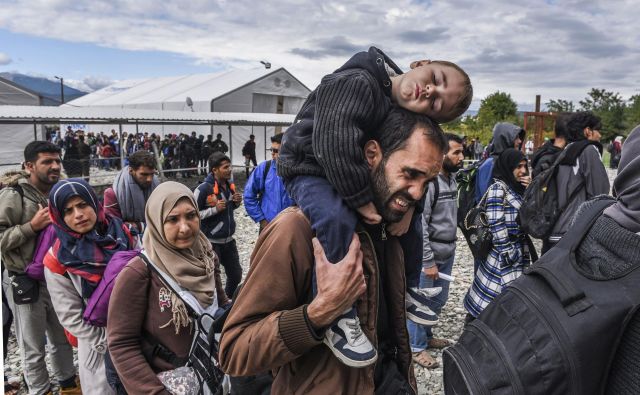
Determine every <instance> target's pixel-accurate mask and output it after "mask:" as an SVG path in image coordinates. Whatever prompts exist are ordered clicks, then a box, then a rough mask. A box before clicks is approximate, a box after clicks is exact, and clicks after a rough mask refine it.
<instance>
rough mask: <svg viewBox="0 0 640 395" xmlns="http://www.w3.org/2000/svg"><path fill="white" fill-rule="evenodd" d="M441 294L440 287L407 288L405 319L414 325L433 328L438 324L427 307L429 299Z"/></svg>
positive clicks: (436, 317) (436, 318)
mask: <svg viewBox="0 0 640 395" xmlns="http://www.w3.org/2000/svg"><path fill="white" fill-rule="evenodd" d="M440 292H442V287H435V288H407V295H406V301H405V305H406V308H407V318H409V319H410V320H411V321H413V322H415V323H416V324H420V325H428V326H433V325H435V324H437V323H438V315H437V314H436V313H434V312H433V310H431V309H430V308H429V306H428V303H429V299H430V298H432V297H434V296H436V295H438V294H439V293H440Z"/></svg>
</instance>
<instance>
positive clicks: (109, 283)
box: [82, 250, 140, 326]
mask: <svg viewBox="0 0 640 395" xmlns="http://www.w3.org/2000/svg"><path fill="white" fill-rule="evenodd" d="M138 253H140V250H131V251H118V252H116V253H115V254H113V256H112V257H111V260H110V261H109V263H108V264H107V268H106V269H105V270H104V273H103V274H102V279H101V280H100V282H99V283H98V287H97V288H96V290H95V291H93V293H92V294H91V297H90V298H89V300H88V301H87V307H86V308H85V309H84V314H82V319H83V320H84V321H85V322H86V323H87V324H89V325H93V326H106V325H107V312H108V310H109V299H110V298H111V292H112V291H113V286H114V285H115V284H116V278H117V277H118V274H119V273H120V272H121V271H122V268H124V267H125V266H127V263H129V261H130V260H132V259H133V258H135V257H136V256H137V255H138Z"/></svg>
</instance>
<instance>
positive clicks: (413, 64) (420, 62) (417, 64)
mask: <svg viewBox="0 0 640 395" xmlns="http://www.w3.org/2000/svg"><path fill="white" fill-rule="evenodd" d="M429 63H431V60H429V59H423V60H415V61H413V62H411V64H410V65H409V68H411V69H415V68H416V67H420V66H424V65H426V64H429Z"/></svg>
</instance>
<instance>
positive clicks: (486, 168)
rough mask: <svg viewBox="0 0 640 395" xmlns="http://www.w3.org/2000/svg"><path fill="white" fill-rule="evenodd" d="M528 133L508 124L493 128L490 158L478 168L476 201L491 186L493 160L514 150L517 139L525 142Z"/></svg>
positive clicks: (503, 123) (496, 125) (499, 123)
mask: <svg viewBox="0 0 640 395" xmlns="http://www.w3.org/2000/svg"><path fill="white" fill-rule="evenodd" d="M525 134H526V132H525V131H524V129H522V128H521V127H520V126H517V125H514V124H512V123H508V122H498V123H496V124H495V126H494V127H493V137H492V138H491V144H490V145H489V148H488V151H489V155H490V156H489V157H488V158H487V159H486V160H485V161H484V163H482V164H481V165H480V167H479V168H478V174H477V175H476V185H475V199H476V202H479V201H480V200H481V199H482V195H484V193H485V192H486V191H487V189H489V185H491V183H492V182H491V180H492V177H491V173H493V160H494V159H495V158H497V157H498V156H499V155H500V154H501V153H502V151H504V150H506V149H507V148H514V147H513V144H514V143H515V141H516V138H517V137H520V140H522V141H524V137H525Z"/></svg>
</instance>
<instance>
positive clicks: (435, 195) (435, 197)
mask: <svg viewBox="0 0 640 395" xmlns="http://www.w3.org/2000/svg"><path fill="white" fill-rule="evenodd" d="M438 177H440V174H438V175H437V176H436V179H435V180H433V187H434V191H433V201H432V202H431V211H433V209H434V208H435V207H436V203H438V198H439V197H440V181H439V180H438Z"/></svg>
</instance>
